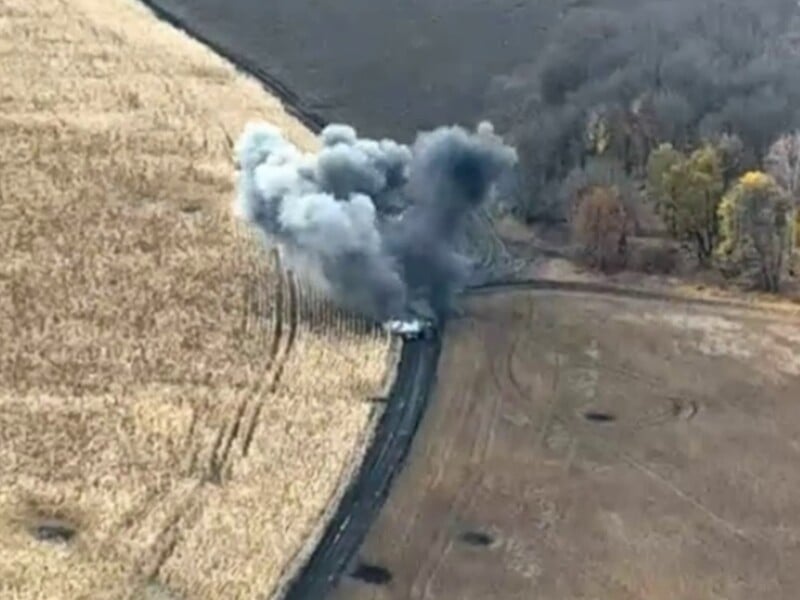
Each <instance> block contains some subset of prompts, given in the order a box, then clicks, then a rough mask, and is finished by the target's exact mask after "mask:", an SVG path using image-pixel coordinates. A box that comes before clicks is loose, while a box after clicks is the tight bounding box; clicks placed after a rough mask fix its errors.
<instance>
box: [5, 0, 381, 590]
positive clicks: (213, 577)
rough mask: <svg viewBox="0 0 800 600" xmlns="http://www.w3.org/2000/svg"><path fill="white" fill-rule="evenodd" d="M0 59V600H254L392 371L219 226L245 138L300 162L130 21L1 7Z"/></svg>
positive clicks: (95, 5)
mask: <svg viewBox="0 0 800 600" xmlns="http://www.w3.org/2000/svg"><path fill="white" fill-rule="evenodd" d="M0 56H2V59H1V60H2V68H0V165H2V167H1V168H0V256H2V261H0V598H3V599H6V598H8V599H19V600H23V599H24V600H28V599H31V600H32V599H42V600H60V599H64V600H79V599H102V600H107V599H108V600H110V599H114V598H134V599H135V598H146V597H169V598H186V599H194V598H198V599H206V598H207V599H214V600H217V599H219V598H255V597H263V596H264V595H265V594H267V593H268V592H269V591H270V590H273V589H275V587H276V586H277V585H278V584H279V583H280V581H281V578H282V577H285V576H286V574H287V573H288V572H290V571H291V569H292V568H293V565H294V563H293V560H294V561H296V560H297V559H298V558H299V557H301V556H302V553H303V552H305V551H306V549H307V547H308V545H309V544H310V543H312V542H313V538H314V535H316V534H317V533H318V528H319V520H320V517H321V515H323V514H324V513H325V511H327V510H328V509H329V507H330V506H331V505H332V504H333V503H334V502H335V500H336V499H337V497H338V494H340V493H341V487H342V483H343V482H344V481H346V480H347V478H348V476H349V473H350V471H351V469H352V465H353V464H354V463H356V462H357V461H358V458H359V456H360V453H361V452H362V451H363V449H364V447H365V444H366V441H367V437H368V435H369V431H370V423H371V422H372V421H371V419H373V418H374V416H375V415H374V410H375V408H374V406H372V405H370V404H368V403H366V402H360V401H359V398H366V397H367V396H370V395H373V394H375V393H376V392H377V391H378V390H379V389H380V388H381V387H382V386H383V385H384V384H385V377H386V375H387V365H389V364H390V362H391V352H390V348H389V342H388V340H387V339H386V338H385V336H383V335H380V334H378V333H376V332H374V331H372V330H371V329H369V328H368V327H367V326H366V325H365V324H364V323H362V322H360V321H359V320H358V319H353V318H349V317H346V316H345V315H341V314H339V313H337V312H336V311H334V310H332V309H331V308H330V307H329V306H327V305H325V304H324V303H323V302H321V301H320V300H319V299H318V298H316V297H314V296H313V294H310V293H309V292H308V290H305V289H304V288H303V287H302V286H300V285H298V284H297V282H296V281H295V280H294V279H293V278H291V277H289V276H287V275H285V274H283V273H282V272H281V270H280V269H279V268H278V265H277V264H275V263H274V261H270V260H269V259H268V256H267V255H266V254H262V253H259V251H257V250H256V245H255V244H254V243H253V242H252V241H251V240H250V239H249V237H248V236H246V235H240V234H241V233H242V232H241V231H239V230H238V229H237V228H236V226H235V223H234V221H233V219H232V217H231V215H230V210H229V208H230V203H231V201H232V199H233V191H234V166H233V162H232V158H231V147H230V137H235V136H237V135H238V133H239V132H240V131H241V129H242V127H243V126H244V124H245V123H246V122H247V121H248V120H251V119H264V120H267V121H270V122H272V123H275V124H277V125H279V126H281V127H282V128H283V129H284V131H285V132H286V134H287V136H288V137H289V138H290V139H291V140H293V141H294V142H296V143H298V144H300V145H303V146H305V147H312V146H313V145H314V144H315V138H314V137H313V135H312V134H311V133H310V132H308V131H307V130H305V129H304V128H303V127H301V126H300V125H299V124H298V123H297V122H296V121H294V120H293V119H292V118H290V117H288V116H287V114H286V113H285V112H284V110H283V108H282V107H281V105H280V103H279V102H277V101H276V100H274V99H272V98H270V97H268V96H267V95H266V94H265V93H264V91H263V90H262V89H261V87H260V86H259V85H258V84H257V83H255V82H253V81H250V80H248V79H246V78H244V77H243V76H241V75H239V74H237V72H236V71H235V70H234V68H233V67H232V66H230V65H229V64H227V63H225V62H224V61H223V60H221V59H220V58H218V57H216V56H215V55H214V54H213V53H211V52H210V51H208V50H207V49H205V48H204V47H202V46H201V45H199V44H197V43H195V42H193V41H191V40H190V39H188V38H187V37H186V36H184V35H183V34H181V33H179V32H177V31H176V30H173V29H172V28H170V27H169V26H167V25H165V24H163V23H161V22H159V21H158V20H157V19H155V18H154V17H153V16H152V15H151V14H150V13H149V11H147V10H146V9H144V8H143V7H142V6H140V5H138V4H137V3H135V2H133V1H132V0H70V1H69V2H67V1H61V0H36V1H35V2H30V1H28V0H3V1H2V2H0ZM70 532H72V537H70ZM48 534H56V537H57V538H59V539H57V540H52V539H51V540H44V541H42V540H41V539H39V538H42V537H46V536H47V535H48ZM66 538H69V539H68V541H63V540H64V539H66ZM59 540H60V541H59Z"/></svg>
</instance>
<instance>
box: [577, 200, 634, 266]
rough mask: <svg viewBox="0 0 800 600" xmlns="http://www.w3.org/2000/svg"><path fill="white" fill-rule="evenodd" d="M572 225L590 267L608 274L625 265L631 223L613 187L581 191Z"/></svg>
mask: <svg viewBox="0 0 800 600" xmlns="http://www.w3.org/2000/svg"><path fill="white" fill-rule="evenodd" d="M572 226H573V235H574V237H575V240H576V241H577V242H578V244H580V246H581V250H582V251H583V253H584V256H585V258H586V259H587V260H588V262H589V264H591V265H592V266H593V267H595V268H598V269H600V270H601V271H603V272H607V271H610V270H611V269H614V268H618V267H621V266H623V265H624V264H625V260H626V258H627V236H628V233H629V226H630V220H629V218H628V213H627V211H626V210H625V205H624V204H623V202H622V199H621V198H620V194H619V191H618V190H617V189H616V187H613V186H610V187H609V186H591V187H589V188H586V189H584V190H583V191H582V193H581V194H580V200H579V203H578V206H577V210H576V212H575V216H574V219H573V223H572Z"/></svg>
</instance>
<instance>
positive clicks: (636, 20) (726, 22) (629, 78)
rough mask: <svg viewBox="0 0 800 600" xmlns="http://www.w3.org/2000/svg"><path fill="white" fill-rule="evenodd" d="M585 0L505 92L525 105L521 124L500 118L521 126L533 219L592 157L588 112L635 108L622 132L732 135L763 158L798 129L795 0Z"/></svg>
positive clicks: (685, 140)
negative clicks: (522, 81)
mask: <svg viewBox="0 0 800 600" xmlns="http://www.w3.org/2000/svg"><path fill="white" fill-rule="evenodd" d="M582 4H583V5H584V6H581V7H576V8H572V9H569V10H568V11H567V12H566V14H565V16H564V18H563V19H562V20H561V22H560V23H559V25H558V26H557V27H556V28H554V29H552V30H551V31H550V32H549V34H548V42H547V43H546V44H545V47H544V49H543V50H542V51H541V52H540V53H539V54H538V55H537V56H536V57H535V58H534V59H533V61H532V63H531V64H530V65H529V67H528V69H527V71H526V73H524V74H521V76H524V78H525V79H526V80H527V82H528V83H527V84H525V85H522V86H521V91H519V90H518V91H514V92H511V91H510V92H509V96H508V97H507V98H506V99H505V100H506V105H507V106H508V105H510V104H511V102H512V101H515V102H516V103H517V104H518V105H519V104H521V105H523V106H524V108H523V109H522V110H521V111H520V113H518V114H521V115H522V116H521V117H517V121H516V122H515V123H509V122H504V121H502V120H501V119H500V117H499V115H498V116H497V117H495V120H496V121H497V122H498V123H499V124H500V125H501V127H502V128H503V129H512V130H513V131H514V136H513V139H514V142H515V143H516V145H517V147H518V149H519V152H520V160H521V167H522V168H521V174H522V176H523V179H522V181H523V186H522V187H523V189H521V190H520V191H521V192H522V194H523V196H522V198H521V204H522V208H523V209H524V211H523V212H525V213H526V214H527V216H529V217H536V216H537V213H546V212H548V211H549V210H551V209H553V208H556V209H557V208H558V207H552V206H551V205H550V204H551V202H552V201H553V200H554V199H555V198H557V197H558V189H559V186H560V185H561V182H562V181H563V180H564V178H565V177H566V176H567V175H568V174H569V172H570V171H571V170H572V169H573V168H575V167H578V166H583V163H584V162H585V160H586V158H587V153H588V150H587V145H586V139H585V133H586V123H587V120H588V119H589V118H590V115H591V114H592V113H596V112H601V113H603V114H605V115H607V116H610V117H611V118H612V120H613V118H614V115H630V114H631V113H637V116H638V121H635V120H632V119H628V120H627V121H624V122H623V121H622V120H621V119H617V122H618V123H619V124H620V128H624V127H628V131H629V132H630V131H631V130H632V129H634V128H636V127H638V128H639V131H634V132H633V134H638V133H641V132H642V131H641V130H646V131H645V133H646V134H647V135H648V136H650V138H651V139H655V138H658V139H659V140H661V141H671V142H673V143H674V144H675V145H677V146H682V145H684V144H690V143H693V142H695V141H697V140H698V139H700V138H703V137H706V138H713V137H715V136H718V135H720V134H723V133H726V134H736V135H738V136H739V137H740V138H741V139H742V141H743V142H744V145H745V147H746V148H747V149H748V151H749V152H750V153H751V156H752V157H753V160H754V161H756V162H757V161H758V160H759V159H760V157H761V156H763V153H764V151H765V150H766V149H767V147H768V145H769V144H770V142H772V141H773V140H774V139H775V138H776V137H777V136H778V135H780V134H781V133H783V132H785V131H788V130H792V129H794V128H796V127H797V126H798V125H800V8H798V2H797V0H593V1H592V2H591V3H582ZM587 4H592V5H594V6H586V5H587ZM512 93H513V94H514V95H515V96H514V98H512V97H511V95H510V94H512ZM648 143H652V142H651V141H648ZM615 150H616V153H617V155H618V156H621V155H622V154H624V153H633V152H635V151H642V149H641V148H639V149H637V148H625V149H615ZM647 150H648V148H647V147H645V148H644V149H643V151H644V152H645V153H646V152H647ZM626 167H628V168H632V167H631V165H630V164H628V165H626Z"/></svg>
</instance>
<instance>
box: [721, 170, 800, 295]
mask: <svg viewBox="0 0 800 600" xmlns="http://www.w3.org/2000/svg"><path fill="white" fill-rule="evenodd" d="M791 214H792V212H791V201H790V199H789V195H788V194H787V193H786V191H785V190H784V189H783V188H782V187H781V186H780V185H778V183H777V182H776V181H775V179H774V178H773V177H772V176H771V175H769V174H767V173H764V172H761V171H750V172H748V173H745V174H744V175H743V176H742V177H741V178H740V179H739V181H738V183H737V184H736V185H735V186H734V187H733V188H732V189H731V190H730V191H729V192H728V193H727V194H726V195H725V197H724V199H723V200H722V202H721V203H720V206H719V216H720V230H721V233H722V241H721V243H720V245H719V248H718V253H719V256H720V258H721V259H722V260H723V262H727V263H729V264H732V265H734V266H736V267H737V268H739V269H743V270H750V269H754V270H755V271H756V272H757V274H758V281H759V284H760V287H761V289H763V290H765V291H769V292H777V291H779V289H780V283H781V277H782V275H783V273H784V270H785V267H786V265H787V259H788V256H789V252H790V250H791V235H792V229H793V224H792V220H791Z"/></svg>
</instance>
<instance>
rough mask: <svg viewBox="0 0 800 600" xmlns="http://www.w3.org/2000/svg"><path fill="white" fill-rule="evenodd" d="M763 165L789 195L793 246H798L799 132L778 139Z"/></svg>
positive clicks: (799, 243) (799, 201)
mask: <svg viewBox="0 0 800 600" xmlns="http://www.w3.org/2000/svg"><path fill="white" fill-rule="evenodd" d="M764 165H765V167H766V171H767V173H769V174H770V175H772V177H774V178H775V181H776V182H777V183H778V185H780V186H781V187H783V189H784V190H786V192H787V193H788V194H789V198H790V199H791V201H792V213H793V216H792V221H794V225H795V239H794V245H795V246H800V130H796V131H793V132H792V133H787V134H785V135H782V136H781V137H779V138H778V139H777V140H776V141H775V142H774V143H773V144H772V146H770V149H769V152H768V153H767V156H766V157H765V158H764Z"/></svg>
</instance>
